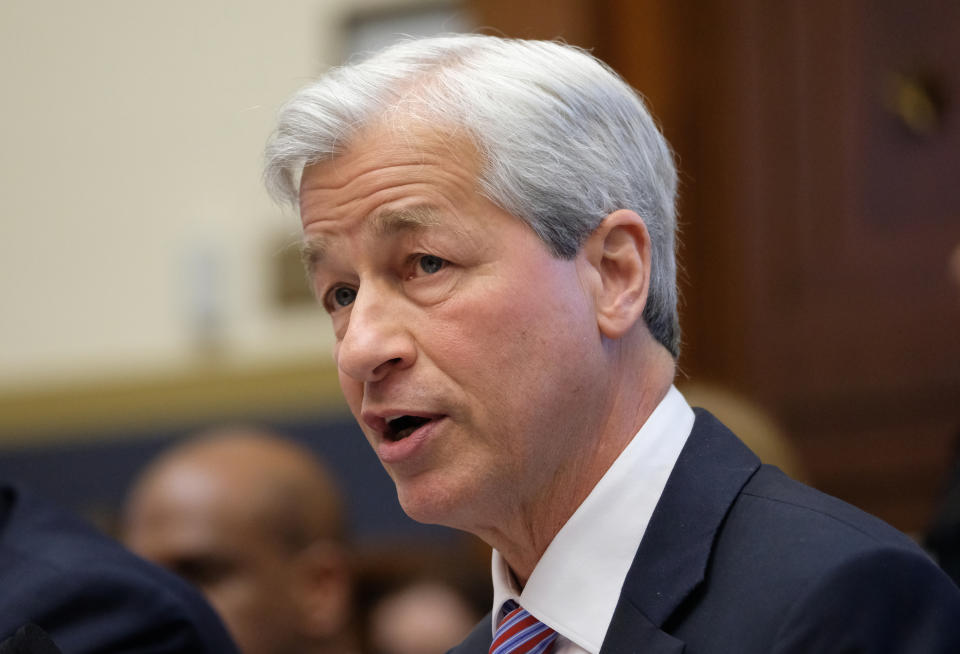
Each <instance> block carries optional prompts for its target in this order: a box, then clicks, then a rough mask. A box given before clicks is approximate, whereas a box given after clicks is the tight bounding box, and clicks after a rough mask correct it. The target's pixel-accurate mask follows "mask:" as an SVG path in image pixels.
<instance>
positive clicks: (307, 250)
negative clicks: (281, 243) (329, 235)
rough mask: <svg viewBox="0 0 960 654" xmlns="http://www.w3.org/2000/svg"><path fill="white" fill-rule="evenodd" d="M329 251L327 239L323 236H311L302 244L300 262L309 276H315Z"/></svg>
mask: <svg viewBox="0 0 960 654" xmlns="http://www.w3.org/2000/svg"><path fill="white" fill-rule="evenodd" d="M327 250H328V243H327V239H326V238H324V237H323V236H311V237H310V238H309V239H307V240H305V241H303V243H301V244H300V261H301V262H302V263H303V267H304V268H305V269H306V271H307V274H308V275H310V276H311V277H312V276H313V273H314V272H315V270H316V268H317V265H318V264H319V263H320V262H321V261H323V257H324V255H325V254H326V252H327Z"/></svg>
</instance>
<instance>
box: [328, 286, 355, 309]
mask: <svg viewBox="0 0 960 654" xmlns="http://www.w3.org/2000/svg"><path fill="white" fill-rule="evenodd" d="M356 297H357V292H356V290H354V289H352V288H350V287H349V286H338V287H336V288H335V289H333V290H332V291H331V292H330V300H331V302H332V303H333V306H334V307H346V306H350V305H351V304H352V303H353V301H354V299H356Z"/></svg>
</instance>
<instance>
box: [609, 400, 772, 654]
mask: <svg viewBox="0 0 960 654" xmlns="http://www.w3.org/2000/svg"><path fill="white" fill-rule="evenodd" d="M696 415H697V418H696V421H695V422H694V425H693V430H692V432H691V433H690V437H689V438H688V439H687V443H686V445H684V448H683V451H682V452H681V453H680V458H679V459H677V464H676V466H674V469H673V472H672V473H671V474H670V478H669V479H668V480H667V485H666V487H665V488H664V491H663V495H662V496H661V498H660V501H659V502H658V503H657V508H656V509H655V510H654V512H653V516H652V517H651V519H650V524H649V526H648V527H647V531H646V533H645V534H644V536H643V540H642V541H641V543H640V547H639V548H638V550H637V554H636V556H635V557H634V560H633V565H632V566H631V567H630V572H629V573H628V574H627V578H626V581H625V582H624V586H623V590H622V592H621V594H620V601H619V602H618V603H617V608H616V610H615V612H614V615H613V620H612V621H611V623H610V628H609V629H608V630H607V637H606V639H605V640H604V643H603V647H602V648H601V650H600V651H601V653H602V654H627V653H628V652H643V653H644V654H667V653H678V652H681V651H683V647H684V646H683V643H682V642H681V641H679V640H677V639H675V638H673V637H672V636H670V635H669V634H667V633H665V632H664V631H662V629H663V626H664V624H665V623H666V622H667V620H668V619H669V618H670V616H671V615H672V614H673V613H674V611H675V610H676V609H677V607H679V606H680V604H681V603H682V602H683V600H684V599H685V598H686V597H687V596H688V595H689V594H690V593H691V592H692V591H693V590H694V589H695V588H696V587H697V586H698V585H699V584H700V583H701V582H702V581H703V579H704V575H705V572H706V568H707V563H708V561H709V558H710V552H711V550H712V548H713V543H714V541H715V538H716V535H717V532H718V531H719V528H720V525H721V523H722V522H723V519H724V517H725V516H726V514H727V511H728V510H729V509H730V506H731V504H732V503H733V501H734V500H735V499H736V497H737V495H738V494H739V493H740V490H741V489H742V488H743V486H744V484H746V483H747V481H748V480H749V479H750V477H751V476H752V475H753V473H754V472H756V470H757V468H759V466H760V461H759V459H757V457H756V456H755V455H754V454H753V452H751V451H750V450H749V449H748V448H747V447H746V446H745V445H744V444H743V443H741V442H740V441H739V440H738V439H737V438H736V437H735V436H734V435H733V434H732V433H731V432H730V431H729V430H728V429H727V428H726V427H724V426H723V425H722V424H721V423H720V422H719V421H718V420H717V419H716V418H714V417H713V416H712V415H710V414H709V413H708V412H706V411H704V410H702V409H697V410H696Z"/></svg>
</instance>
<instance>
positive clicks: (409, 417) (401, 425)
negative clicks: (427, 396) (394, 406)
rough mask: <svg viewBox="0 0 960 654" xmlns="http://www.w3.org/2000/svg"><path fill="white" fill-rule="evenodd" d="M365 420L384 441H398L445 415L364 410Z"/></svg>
mask: <svg viewBox="0 0 960 654" xmlns="http://www.w3.org/2000/svg"><path fill="white" fill-rule="evenodd" d="M362 417H363V421H364V422H365V423H366V424H367V426H369V427H370V428H371V429H373V430H374V431H376V432H377V433H378V434H380V436H381V437H382V439H383V440H384V441H387V442H390V443H396V442H398V441H402V440H404V439H405V438H407V437H409V436H410V435H411V434H413V433H414V432H415V431H417V430H418V429H420V428H421V427H423V426H424V425H426V424H428V423H431V422H434V421H436V420H439V419H440V418H442V417H443V416H441V415H438V414H431V413H426V412H410V413H406V412H403V411H402V410H400V411H389V412H387V411H376V412H374V411H364V412H363V416H362Z"/></svg>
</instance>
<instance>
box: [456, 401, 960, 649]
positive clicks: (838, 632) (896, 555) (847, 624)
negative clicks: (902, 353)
mask: <svg viewBox="0 0 960 654" xmlns="http://www.w3.org/2000/svg"><path fill="white" fill-rule="evenodd" d="M490 640H491V628H490V616H489V615H488V616H487V617H486V618H485V619H484V620H482V621H481V623H480V624H479V625H478V626H477V628H476V629H474V631H473V632H472V633H471V634H470V635H469V636H468V637H467V639H466V640H465V641H464V642H463V643H462V644H461V645H460V646H459V647H458V648H456V649H454V650H453V652H455V653H456V654H482V653H485V652H487V649H488V648H489V645H490ZM601 652H602V654H626V653H628V652H636V653H637V654H667V653H668V652H669V653H672V654H678V653H679V652H685V653H686V654H705V653H717V654H721V653H722V654H754V653H756V654H761V653H762V654H771V653H774V654H787V653H790V654H813V653H816V654H821V653H824V652H838V653H839V652H843V653H848V654H853V653H864V654H866V653H870V654H873V653H879V652H891V653H892V652H897V653H910V654H913V653H919V652H923V653H927V652H944V653H946V652H951V653H956V652H960V591H958V589H957V587H956V586H955V585H954V584H953V582H952V581H950V579H949V578H948V577H947V576H946V575H944V574H943V573H942V572H941V571H940V570H939V569H938V568H937V567H936V566H935V565H934V564H933V563H932V562H931V561H930V560H929V559H928V557H927V556H926V555H925V554H924V552H923V551H922V550H920V549H919V548H918V547H917V546H916V545H914V543H913V542H912V541H910V539H908V538H907V537H906V536H904V535H903V534H901V533H900V532H898V531H896V530H895V529H893V528H892V527H890V526H889V525H887V524H885V523H883V522H882V521H880V520H878V519H877V518H874V517H872V516H870V515H867V514H866V513H863V512H862V511H860V510H858V509H856V508H854V507H852V506H850V505H848V504H845V503H844V502H841V501H840V500H837V499H835V498H832V497H829V496H827V495H824V494H822V493H820V492H818V491H815V490H813V489H811V488H808V487H806V486H804V485H802V484H799V483H797V482H795V481H792V480H791V479H789V478H787V477H786V476H785V475H784V474H783V473H781V472H780V471H779V470H778V469H776V468H774V467H771V466H766V465H760V461H759V460H758V459H757V457H756V456H755V455H754V454H753V453H752V452H751V451H750V450H749V449H747V447H746V446H745V445H743V443H741V442H740V441H739V440H738V439H737V438H736V437H735V436H734V435H733V434H732V433H731V432H730V431H729V430H727V429H726V428H725V427H724V426H723V425H722V424H720V422H718V421H717V420H716V419H715V418H714V417H713V416H711V415H710V414H709V413H707V412H706V411H703V410H701V409H698V410H697V419H696V422H695V424H694V427H693V432H692V433H691V434H690V438H689V440H688V441H687V443H686V445H685V446H684V448H683V451H682V452H681V454H680V458H679V459H678V461H677V464H676V466H675V468H674V470H673V472H672V473H671V475H670V478H669V480H668V482H667V485H666V488H665V489H664V492H663V496H662V497H661V498H660V501H659V503H658V504H657V507H656V510H655V511H654V514H653V517H652V518H651V521H650V525H649V527H648V528H647V532H646V533H645V534H644V536H643V540H642V542H641V543H640V547H639V548H638V550H637V554H636V556H635V557H634V561H633V565H632V567H631V568H630V572H629V573H628V575H627V579H626V581H625V583H624V586H623V589H622V592H621V595H620V600H619V602H618V604H617V608H616V611H615V612H614V615H613V620H612V621H611V623H610V627H609V629H608V631H607V636H606V639H605V640H604V643H603V648H602V650H601Z"/></svg>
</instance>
